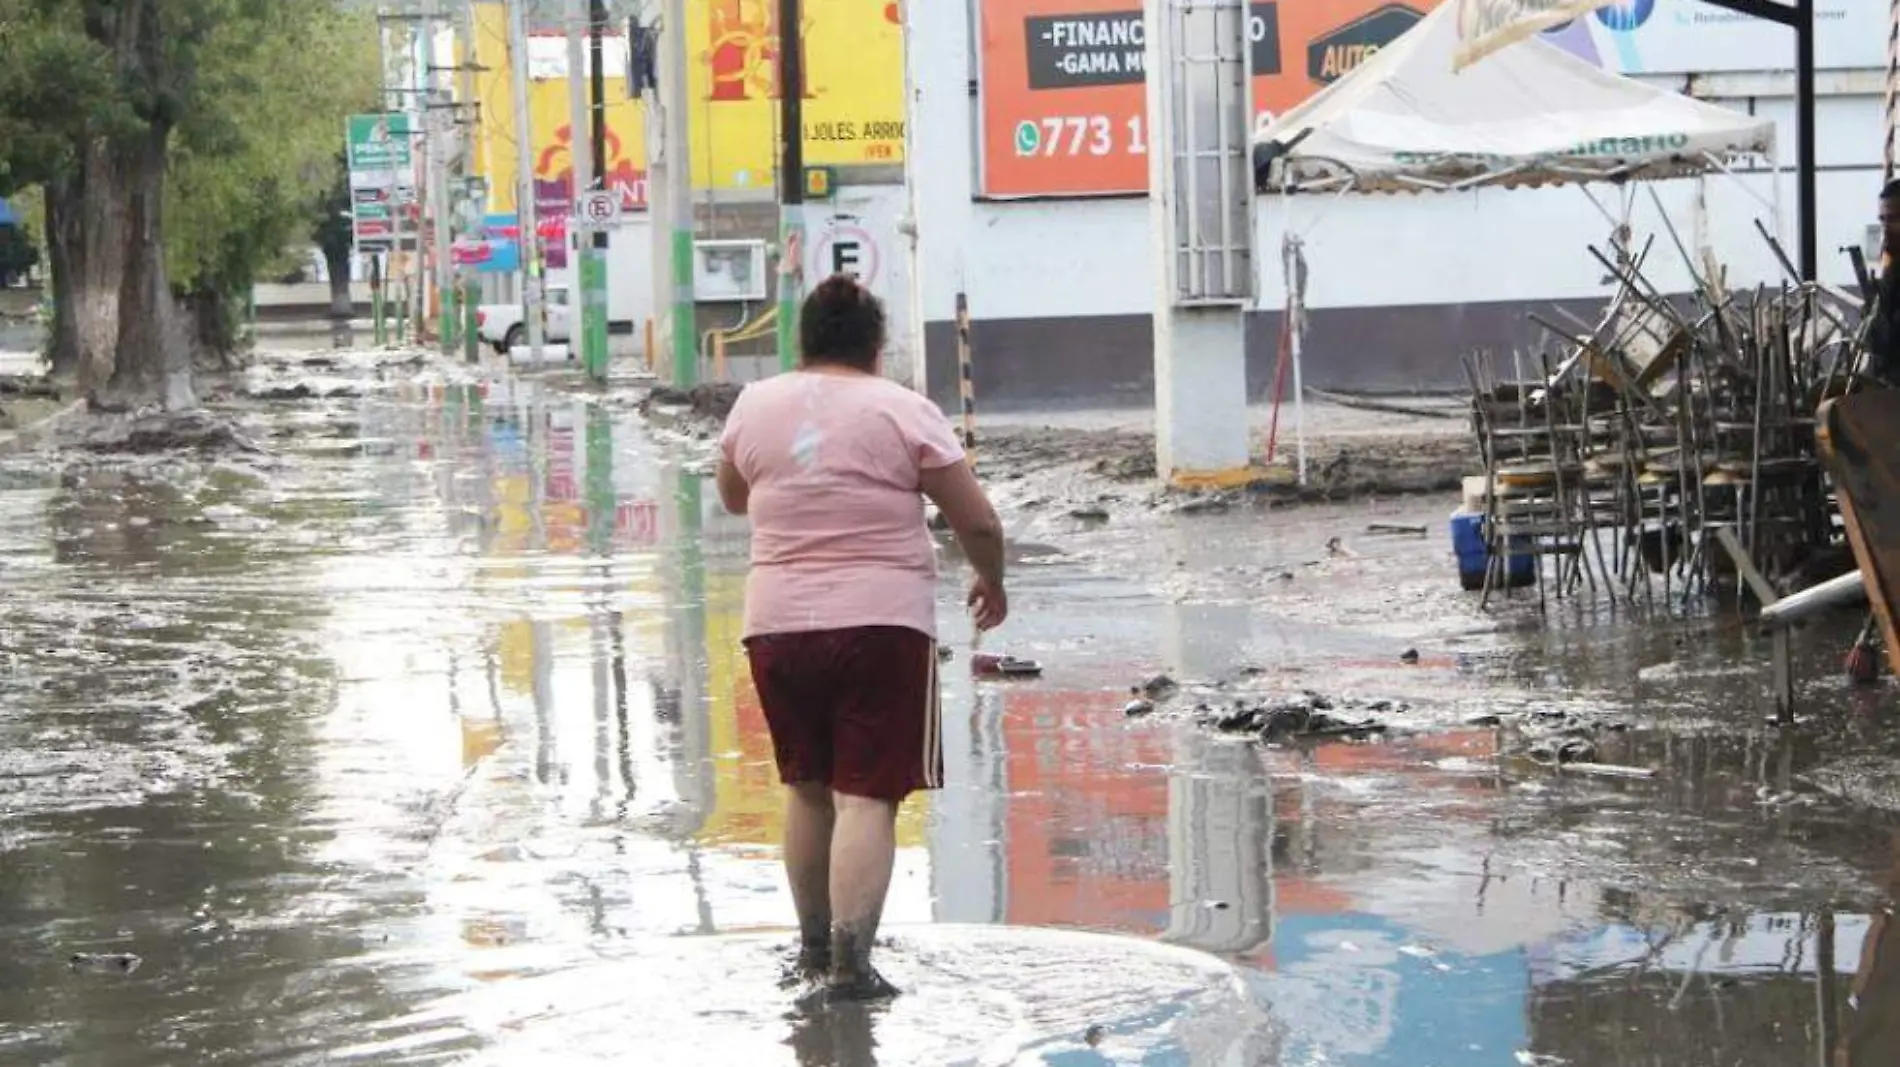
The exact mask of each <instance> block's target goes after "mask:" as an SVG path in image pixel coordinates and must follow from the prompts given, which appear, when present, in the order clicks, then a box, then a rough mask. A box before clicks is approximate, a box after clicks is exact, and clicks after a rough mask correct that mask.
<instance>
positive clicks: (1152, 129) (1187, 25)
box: [1142, 0, 1255, 488]
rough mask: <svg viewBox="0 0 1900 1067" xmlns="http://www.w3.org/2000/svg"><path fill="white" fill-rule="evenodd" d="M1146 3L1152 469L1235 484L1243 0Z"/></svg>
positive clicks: (1244, 245)
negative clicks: (1153, 290) (1154, 287)
mask: <svg viewBox="0 0 1900 1067" xmlns="http://www.w3.org/2000/svg"><path fill="white" fill-rule="evenodd" d="M1142 10H1143V19H1144V22H1145V27H1144V28H1145V30H1146V42H1145V45H1146V47H1145V54H1144V59H1145V62H1146V68H1147V74H1148V77H1147V87H1148V112H1147V118H1148V126H1149V136H1148V152H1149V156H1148V165H1149V192H1148V204H1149V211H1150V217H1151V219H1152V222H1153V228H1152V238H1153V242H1154V244H1153V254H1154V256H1155V259H1156V268H1157V269H1156V270H1155V279H1156V283H1157V291H1156V294H1155V316H1154V349H1155V357H1154V358H1155V462H1156V469H1157V470H1158V471H1159V472H1160V474H1161V476H1162V477H1163V478H1166V479H1168V481H1169V482H1170V483H1172V484H1174V485H1177V486H1182V487H1197V488H1224V487H1231V486H1237V485H1240V484H1244V483H1245V482H1247V481H1248V480H1249V479H1250V478H1251V477H1252V472H1251V470H1250V468H1249V458H1250V456H1249V448H1248V437H1249V432H1248V429H1249V428H1248V413H1247V312H1248V310H1249V309H1250V308H1251V307H1252V306H1253V298H1254V281H1255V279H1254V270H1255V260H1254V252H1253V240H1254V195H1253V167H1252V158H1251V148H1250V144H1249V135H1250V133H1251V129H1252V125H1253V122H1252V118H1253V106H1252V102H1251V99H1250V94H1249V92H1248V86H1250V85H1252V78H1251V76H1250V71H1249V68H1250V66H1251V61H1250V55H1249V53H1250V51H1251V48H1250V45H1251V41H1250V40H1249V35H1248V32H1247V31H1248V26H1247V24H1248V8H1247V5H1246V3H1245V0H1212V2H1208V0H1198V2H1196V0H1144V3H1143V7H1142ZM1177 116H1178V117H1179V121H1177Z"/></svg>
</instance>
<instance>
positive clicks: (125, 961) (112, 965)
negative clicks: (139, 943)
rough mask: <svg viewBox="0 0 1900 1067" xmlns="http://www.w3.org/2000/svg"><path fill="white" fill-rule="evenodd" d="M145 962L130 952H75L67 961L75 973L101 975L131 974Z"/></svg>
mask: <svg viewBox="0 0 1900 1067" xmlns="http://www.w3.org/2000/svg"><path fill="white" fill-rule="evenodd" d="M144 962H145V961H144V960H142V959H140V958H139V957H138V956H136V955H133V954H132V953H130V952H75V953H73V954H72V957H71V958H70V959H69V960H68V961H67V963H68V965H69V966H70V967H72V969H73V970H75V971H91V972H94V973H99V974H131V973H132V972H133V971H136V970H138V969H139V964H141V963H144Z"/></svg>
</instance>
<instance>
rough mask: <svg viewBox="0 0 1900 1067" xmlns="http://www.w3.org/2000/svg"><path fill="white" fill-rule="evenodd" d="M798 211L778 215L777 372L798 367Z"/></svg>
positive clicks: (801, 234) (801, 237) (791, 209)
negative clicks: (779, 257)
mask: <svg viewBox="0 0 1900 1067" xmlns="http://www.w3.org/2000/svg"><path fill="white" fill-rule="evenodd" d="M799 215H800V209H799V208H798V207H794V206H788V207H785V208H782V209H781V211H780V213H779V232H778V246H779V248H780V249H781V253H780V255H781V259H780V261H779V268H778V323H777V325H778V369H779V370H780V371H789V370H791V369H792V368H793V367H796V366H798V304H799V297H800V296H801V295H802V294H801V293H800V290H801V289H803V288H804V286H803V284H802V282H803V279H804V273H805V272H804V269H803V267H802V266H801V264H800V262H799V261H800V259H801V258H802V256H803V253H802V252H801V251H800V249H802V248H803V247H804V243H805V242H804V238H805V234H804V227H803V226H802V225H800V223H801V221H802V220H801V219H800V218H799Z"/></svg>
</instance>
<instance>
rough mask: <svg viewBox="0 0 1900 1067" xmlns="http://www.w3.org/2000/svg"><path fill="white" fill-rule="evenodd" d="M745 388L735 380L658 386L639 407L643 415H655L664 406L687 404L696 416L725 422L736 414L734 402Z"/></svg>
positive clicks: (687, 408) (688, 412)
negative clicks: (682, 386) (734, 412)
mask: <svg viewBox="0 0 1900 1067" xmlns="http://www.w3.org/2000/svg"><path fill="white" fill-rule="evenodd" d="M742 388H743V386H740V385H736V384H734V383H731V382H707V383H704V384H702V385H695V386H693V387H692V388H691V389H674V388H672V387H671V386H665V385H662V386H656V387H655V388H654V389H653V391H652V392H650V393H648V394H647V395H646V396H645V397H644V398H643V399H642V400H641V401H640V404H639V410H640V413H641V414H643V415H653V414H655V412H656V409H660V408H683V409H685V414H687V415H689V416H690V417H692V418H695V419H701V420H707V421H710V422H715V423H719V422H724V421H725V419H726V416H727V415H730V414H732V405H734V404H736V403H738V401H739V391H740V389H742Z"/></svg>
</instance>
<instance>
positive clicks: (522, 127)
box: [508, 0, 546, 366]
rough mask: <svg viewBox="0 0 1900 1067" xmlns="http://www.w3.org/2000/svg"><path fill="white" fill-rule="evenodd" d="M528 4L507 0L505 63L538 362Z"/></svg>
mask: <svg viewBox="0 0 1900 1067" xmlns="http://www.w3.org/2000/svg"><path fill="white" fill-rule="evenodd" d="M527 7H528V0H510V2H509V4H508V66H509V68H510V70H511V71H512V72H513V77H511V78H510V79H509V81H510V82H511V83H512V84H513V88H514V94H513V95H514V109H515V226H516V228H517V230H518V231H519V234H520V236H519V238H518V239H517V240H516V242H515V247H516V250H517V254H518V255H519V257H520V259H521V310H522V317H523V318H525V319H527V333H528V357H529V359H530V360H531V361H532V362H533V363H534V364H535V365H536V366H539V365H540V363H541V359H542V356H543V354H544V352H543V349H544V346H545V344H546V337H545V335H544V333H543V327H544V326H545V324H546V314H545V311H544V309H543V306H542V292H541V286H542V274H541V266H542V265H541V229H540V223H539V220H538V219H537V218H536V217H535V214H536V212H535V209H534V208H535V204H534V131H533V130H532V129H531V128H530V127H529V125H528V12H527Z"/></svg>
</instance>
